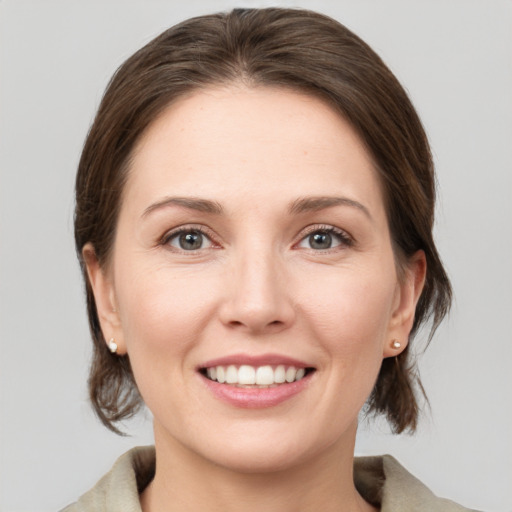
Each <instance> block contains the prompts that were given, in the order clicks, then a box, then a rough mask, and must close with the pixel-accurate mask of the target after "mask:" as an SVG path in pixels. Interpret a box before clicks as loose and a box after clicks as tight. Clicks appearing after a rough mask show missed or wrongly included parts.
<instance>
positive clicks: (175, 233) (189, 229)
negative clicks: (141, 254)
mask: <svg viewBox="0 0 512 512" xmlns="http://www.w3.org/2000/svg"><path fill="white" fill-rule="evenodd" d="M192 233H198V234H200V235H202V236H203V237H205V238H206V239H207V240H208V241H209V242H210V244H211V246H210V247H207V248H203V247H200V248H198V249H189V250H187V249H182V248H180V247H174V246H171V247H172V248H173V250H175V251H178V252H182V253H189V254H190V253H196V252H197V251H200V250H205V249H217V248H219V247H220V245H219V244H216V243H215V242H214V236H213V234H212V233H211V231H210V230H209V229H206V228H205V227H204V226H201V225H189V226H180V227H179V228H176V229H173V230H171V231H169V232H167V233H165V235H164V236H163V237H162V238H161V239H160V241H159V245H166V246H170V242H171V241H172V240H173V239H175V238H177V237H179V236H180V235H186V234H192ZM315 233H322V234H327V235H330V236H332V237H333V238H336V239H337V240H338V241H339V245H337V246H334V247H328V248H326V249H314V248H312V247H309V248H307V247H305V249H307V250H310V251H313V252H315V253H316V252H328V251H333V250H339V246H342V247H345V248H347V247H352V246H353V245H354V243H355V241H354V239H353V238H352V237H351V236H350V235H349V234H348V233H347V232H346V231H344V230H342V229H340V228H336V227H334V226H331V225H326V224H320V225H313V226H308V227H307V228H306V229H305V230H304V231H303V232H302V233H301V234H300V239H299V241H298V242H296V243H295V244H294V245H293V247H298V246H300V244H301V243H302V242H305V241H306V240H307V239H308V237H310V236H311V235H313V234H315Z"/></svg>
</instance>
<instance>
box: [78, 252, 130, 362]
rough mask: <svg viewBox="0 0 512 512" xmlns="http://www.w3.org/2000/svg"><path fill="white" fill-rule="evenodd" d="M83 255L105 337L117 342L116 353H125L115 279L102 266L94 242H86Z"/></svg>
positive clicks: (106, 339)
mask: <svg viewBox="0 0 512 512" xmlns="http://www.w3.org/2000/svg"><path fill="white" fill-rule="evenodd" d="M82 256H83V259H84V262H85V266H86V268H87V275H88V277H89V283H90V285H91V288H92V291H93V294H94V300H95V302H96V311H97V313H98V319H99V321H100V326H101V332H102V333H103V337H104V338H105V341H106V342H107V343H108V341H109V340H110V339H112V338H114V339H115V342H116V344H117V352H116V353H117V354H118V355H122V354H125V353H126V347H125V343H124V339H123V333H122V329H121V320H120V316H119V312H118V310H117V304H116V296H115V290H114V283H113V279H112V277H111V276H110V275H109V273H108V272H107V270H106V269H104V268H102V267H101V265H100V263H99V261H98V258H97V257H96V252H95V250H94V247H93V246H92V244H90V243H87V244H85V246H84V248H83V249H82Z"/></svg>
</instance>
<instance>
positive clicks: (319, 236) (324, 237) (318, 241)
mask: <svg viewBox="0 0 512 512" xmlns="http://www.w3.org/2000/svg"><path fill="white" fill-rule="evenodd" d="M309 243H310V245H311V247H312V248H313V249H329V248H330V247H331V244H332V237H331V235H330V234H329V233H313V234H312V235H310V236H309Z"/></svg>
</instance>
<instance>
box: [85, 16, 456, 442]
mask: <svg viewBox="0 0 512 512" xmlns="http://www.w3.org/2000/svg"><path fill="white" fill-rule="evenodd" d="M240 82H242V83H244V84H245V85H247V86H249V87H265V86H270V87H280V88H285V89H286V88H288V89H290V90H293V91H299V92H302V93H305V94H309V95H311V96H314V97H317V98H320V99H321V100H323V101H324V102H326V103H327V104H328V105H330V106H331V108H333V109H334V110H335V111H336V112H338V113H339V114H340V115H341V116H342V117H343V118H344V119H345V120H347V121H348V122H349V123H350V124H351V126H352V127H353V129H354V130H355V131H356V132H357V133H358V135H359V136H360V138H361V140H362V141H363V142H364V144H365V145H366V148H367V150H368V151H369V153H370V154H371V156H372V157H373V160H374V163H375V167H376V170H377V173H378V175H379V177H380V181H381V185H382V190H383V193H384V202H385V207H386V212H387V217H388V222H389V227H390V232H391V237H392V243H393V248H394V253H395V260H396V265H397V269H398V275H399V276H400V273H401V271H400V269H403V268H404V266H405V265H406V263H407V259H408V257H410V256H411V255H413V254H414V253H415V252H416V251H418V250H420V249H421V250H423V251H424V252H425V256H426V261H427V275H426V281H425V286H424V289H423V292H422V294H421V297H420V299H419V302H418V304H417V307H416V314H415V319H414V325H413V328H412V332H411V335H410V339H409V341H410V342H411V341H412V339H413V337H414V334H415V333H416V332H417V331H418V328H419V327H420V326H421V325H423V324H428V325H429V327H430V336H429V338H428V339H429V340H430V338H431V336H432V334H433V333H434V331H435V329H436V328H437V326H438V325H439V323H440V322H441V320H442V319H443V317H444V316H445V314H446V313H447V311H448V309H449V307H450V303H451V287H450V283H449V280H448V277H447V275H446V273H445V270H444V268H443V265H442V263H441V260H440V258H439V255H438V252H437V249H436V246H435V244H434V240H433V236H432V228H433V221H434V203H435V175H434V168H433V163H432V156H431V152H430V148H429V144H428V140H427V137H426V134H425V131H424V129H423V127H422V124H421V121H420V119H419V117H418V115H417V113H416V111H415V110H414V107H413V106H412V104H411V102H410V100H409V98H408V96H407V94H406V92H405V91H404V89H403V88H402V86H401V85H400V83H399V82H398V80H397V79H396V78H395V76H394V75H393V74H392V73H391V71H390V70H389V69H388V68H387V67H386V66H385V64H384V63H383V62H382V60H381V59H380V57H379V56H378V55H377V54H376V53H375V52H374V51H373V50H372V49H371V48H370V47H369V46H368V45H367V44H366V43H364V42H363V41H362V40H361V39H360V38H358V37H357V36H356V35H355V34H353V33H352V32H351V31H350V30H348V29H347V28H346V27H345V26H343V25H341V24H340V23H338V22H337V21H335V20H333V19H331V18H329V17H327V16H325V15H322V14H318V13H315V12H311V11H307V10H300V9H281V8H269V9H235V10H233V11H231V12H229V13H221V14H214V15H209V16H201V17H197V18H192V19H189V20H187V21H184V22H182V23H180V24H178V25H176V26H174V27H172V28H170V29H168V30H166V31H165V32H163V33H162V34H161V35H160V36H158V37H157V38H155V39H154V40H153V41H151V42H150V43H149V44H147V45H146V46H144V47H143V48H142V49H140V50H139V51H137V52H136V53H135V54H134V55H133V56H131V57H130V58H129V59H128V60H127V61H126V62H125V63H124V64H123V65H122V66H121V67H120V68H119V69H118V70H117V71H116V73H115V74H114V76H113V78H112V80H111V81H110V84H109V85H108V87H107V90H106V92H105V95H104V97H103V99H102V101H101V104H100V107H99V109H98V112H97V115H96V118H95V120H94V123H93V125H92V127H91V129H90V131H89V134H88V136H87V139H86V141H85V145H84V148H83V152H82V156H81V159H80V163H79V167H78V173H77V177H76V210H75V241H76V250H77V253H78V258H79V260H80V265H81V268H82V272H83V276H84V280H85V286H86V294H87V309H88V315H89V323H90V329H91V333H92V339H93V343H94V351H93V359H92V363H91V368H90V377H89V392H90V398H91V401H92V404H93V407H94V410H95V412H96V413H97V415H98V416H99V418H100V420H101V421H102V422H103V423H104V424H105V425H106V426H107V427H108V428H110V429H111V430H113V431H115V432H117V433H120V431H119V429H118V428H117V426H116V422H118V421H120V420H123V419H126V418H128V417H130V416H132V415H133V414H135V412H136V411H137V410H138V409H139V407H140V406H141V404H142V399H141V397H140V395H139V392H138V390H137V386H136V383H135V380H134V377H133V373H132V369H131V366H130V360H129V357H128V356H121V357H120V356H117V355H115V354H111V353H110V352H109V350H108V348H107V345H106V342H105V338H104V336H103V334H102V331H101V328H100V323H99V319H98V314H97V310H96V304H95V300H94V295H93V292H92V288H91V285H90V283H89V280H88V277H87V271H86V267H85V262H84V259H83V255H82V250H83V248H84V245H85V244H86V243H91V244H92V245H93V247H94V251H95V254H96V257H97V258H98V261H99V263H100V265H101V266H102V267H103V268H105V267H106V266H107V265H108V263H109V260H110V256H111V252H112V247H113V242H114V238H115V232H116V224H117V219H118V215H119V211H120V207H121V202H122V198H123V188H124V184H125V181H126V177H127V173H128V171H129V168H130V157H131V154H132V151H133V148H134V146H135V144H136V143H137V142H138V140H139V139H140V137H141V136H142V135H143V133H144V132H145V130H146V129H147V128H148V126H149V125H150V124H151V123H152V122H153V121H154V120H155V119H156V118H157V117H158V116H159V114H160V113H162V111H163V110H164V109H165V108H166V107H167V106H168V105H169V104H170V103H172V102H173V101H175V100H177V99H179V98H180V97H183V96H184V95H186V94H190V93H192V92H194V91H195V90H200V89H204V88H207V87H209V86H218V85H229V84H230V83H240ZM409 347H410V343H409V345H408V346H407V348H406V349H405V350H404V351H403V352H402V353H401V354H400V355H398V356H397V357H393V358H387V359H384V360H383V363H382V367H381V369H380V373H379V376H378V378H377V381H376V383H375V386H374V389H373V391H372V393H371V395H370V397H369V399H368V402H367V407H366V409H367V411H368V412H370V413H375V414H384V415H386V417H387V419H388V421H389V423H390V425H391V427H392V429H393V430H394V431H395V432H402V431H404V430H410V431H414V429H415V428H416V425H417V420H418V412H419V405H418V400H417V394H418V391H419V392H420V393H422V392H423V390H422V387H421V383H420V381H419V378H418V375H417V371H416V365H415V361H414V360H413V358H412V357H411V356H410V350H409Z"/></svg>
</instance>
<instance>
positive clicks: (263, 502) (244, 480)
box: [141, 428, 376, 512]
mask: <svg viewBox="0 0 512 512" xmlns="http://www.w3.org/2000/svg"><path fill="white" fill-rule="evenodd" d="M162 437H163V436H159V435H158V433H157V431H155V445H156V453H157V461H156V472H155V478H154V480H153V482H152V483H151V484H150V485H149V486H148V488H147V489H146V490H145V491H144V492H143V494H142V496H141V505H142V510H143V512H175V511H181V512H189V511H196V510H209V511H219V512H220V511H222V512H234V511H236V512H246V511H251V512H252V511H254V510H265V511H267V512H274V511H275V512H277V511H279V512H297V511H301V512H307V511H318V510H322V511H324V512H331V511H332V512H355V511H365V512H370V511H375V510H376V509H374V508H373V507H371V506H370V505H369V504H368V503H366V502H365V501H364V500H363V499H362V498H361V496H360V495H359V494H358V493H357V491H356V489H355V486H354V480H353V450H354V442H355V428H354V431H353V435H352V433H351V436H350V437H351V442H350V443H348V445H347V443H339V445H336V446H329V447H328V448H327V449H326V450H325V452H324V453H319V454H318V455H317V456H315V457H314V458H310V459H308V460H307V461H304V462H299V463H298V464H296V465H295V466H293V467H291V468H286V469H280V470H275V471H265V472H240V471H236V470H233V469H231V468H226V467H223V466H219V465H217V464H215V463H213V462H211V461H208V460H205V459H204V458H203V457H201V456H199V455H198V454H196V453H193V452H191V451H190V450H188V448H186V447H184V446H183V445H181V444H179V443H177V442H176V441H175V440H168V439H166V440H164V439H162Z"/></svg>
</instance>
